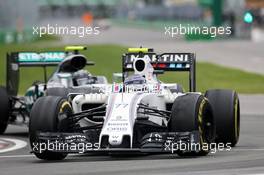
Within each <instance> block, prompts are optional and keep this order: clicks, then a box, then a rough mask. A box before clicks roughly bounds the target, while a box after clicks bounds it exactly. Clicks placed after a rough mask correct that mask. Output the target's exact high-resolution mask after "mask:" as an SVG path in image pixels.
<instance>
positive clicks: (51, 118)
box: [29, 96, 72, 160]
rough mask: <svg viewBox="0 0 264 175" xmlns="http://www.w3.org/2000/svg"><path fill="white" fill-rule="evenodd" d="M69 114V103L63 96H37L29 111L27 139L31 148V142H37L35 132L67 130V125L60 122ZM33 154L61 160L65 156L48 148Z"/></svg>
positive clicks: (42, 157)
mask: <svg viewBox="0 0 264 175" xmlns="http://www.w3.org/2000/svg"><path fill="white" fill-rule="evenodd" d="M71 114H72V108H71V105H70V104H69V102H67V101H66V100H65V99H64V98H62V97H54V96H46V97H41V98H39V99H38V100H37V101H36V102H35V104H34V106H33V108H32V110H31V113H30V121H29V139H30V145H31V148H32V149H33V144H36V143H38V137H37V133H39V132H60V131H67V126H65V125H62V124H61V123H63V122H62V121H63V119H65V117H67V116H69V115H71ZM33 151H34V150H33ZM34 154H35V155H36V157H38V158H39V159H43V160H62V159H64V158H65V157H66V156H67V154H65V153H57V152H52V151H48V150H45V151H43V152H41V153H40V152H37V151H34Z"/></svg>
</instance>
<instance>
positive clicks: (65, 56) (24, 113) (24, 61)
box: [0, 46, 107, 134]
mask: <svg viewBox="0 0 264 175" xmlns="http://www.w3.org/2000/svg"><path fill="white" fill-rule="evenodd" d="M84 49H86V48H85V47H83V46H68V47H66V48H65V50H66V51H65V52H64V51H52V52H41V53H37V52H11V53H8V54H7V58H6V62H7V67H6V87H0V113H1V116H0V134H2V133H4V132H5V130H6V128H7V126H8V124H15V125H28V122H29V114H30V111H31V108H32V106H33V104H34V102H35V101H36V100H37V99H38V98H39V97H42V96H44V95H49V96H52V95H55V96H61V97H67V94H68V93H70V92H72V93H73V92H79V91H82V92H83V91H84V90H83V89H87V88H86V86H89V85H91V84H107V79H106V78H105V77H104V76H94V75H92V74H90V73H89V72H88V71H87V70H85V69H84V67H85V66H86V65H94V63H93V62H91V61H87V59H86V57H85V56H84V55H82V54H79V51H80V50H84ZM51 66H54V67H57V68H56V69H55V71H54V72H53V73H52V75H51V76H50V77H49V78H48V76H47V71H46V69H47V67H51ZM22 67H41V68H43V70H44V82H41V81H36V82H34V83H33V84H32V86H30V87H29V88H28V89H27V91H26V93H25V95H24V96H21V95H18V87H19V72H20V68H22ZM88 90H89V89H88Z"/></svg>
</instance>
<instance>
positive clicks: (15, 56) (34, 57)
mask: <svg viewBox="0 0 264 175" xmlns="http://www.w3.org/2000/svg"><path fill="white" fill-rule="evenodd" d="M85 49H86V47H83V46H68V47H66V48H65V51H50V52H11V53H7V54H6V88H7V92H8V93H9V94H10V95H14V96H15V95H17V93H18V87H19V70H20V68H21V67H42V68H43V70H44V81H45V83H46V82H47V70H46V68H47V67H51V66H55V67H56V66H58V65H61V63H62V62H65V61H66V59H67V57H68V56H70V55H78V53H79V50H85ZM64 60H65V61H64ZM86 65H94V62H91V61H87V62H86Z"/></svg>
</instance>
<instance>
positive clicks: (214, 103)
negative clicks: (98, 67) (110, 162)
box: [29, 48, 240, 160]
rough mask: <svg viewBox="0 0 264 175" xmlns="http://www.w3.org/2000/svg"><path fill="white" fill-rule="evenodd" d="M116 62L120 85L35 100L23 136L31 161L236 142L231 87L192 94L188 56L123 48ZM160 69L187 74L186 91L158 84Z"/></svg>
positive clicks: (203, 150) (200, 150)
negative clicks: (119, 65) (119, 64)
mask: <svg viewBox="0 0 264 175" xmlns="http://www.w3.org/2000/svg"><path fill="white" fill-rule="evenodd" d="M122 59H123V60H122V63H123V64H122V65H123V83H121V84H113V85H101V86H100V87H99V85H97V86H96V87H94V88H95V89H97V90H98V89H99V91H98V92H97V93H79V94H76V93H74V94H69V95H68V99H65V98H62V97H55V96H46V97H41V98H39V99H38V100H37V101H36V103H35V104H34V106H33V108H32V111H31V117H30V125H29V134H30V143H31V147H32V152H33V153H34V154H35V155H36V156H37V157H38V158H40V159H45V160H60V159H64V158H65V157H66V156H67V154H68V153H83V152H106V153H115V154H121V153H124V152H125V153H126V152H139V153H154V152H155V153H177V154H178V155H180V156H203V155H207V154H208V153H209V152H210V148H211V147H210V146H208V145H210V144H212V143H221V144H223V145H224V146H226V147H232V146H235V145H236V144H237V142H238V138H239V121H240V113H239V99H238V95H237V93H236V92H235V91H233V90H208V91H207V92H206V93H205V95H202V94H201V93H199V92H195V54H193V53H164V54H156V53H154V52H153V50H152V49H147V48H130V49H129V52H128V53H126V54H124V55H123V58H122ZM165 71H188V72H189V75H190V76H189V80H190V90H189V92H183V90H182V88H181V86H180V85H178V84H165V83H162V82H161V81H159V80H158V79H157V75H158V74H160V73H164V72H165ZM131 72H132V74H131ZM181 145H185V146H184V149H181ZM204 145H207V147H206V146H204Z"/></svg>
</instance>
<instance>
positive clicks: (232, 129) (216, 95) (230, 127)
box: [205, 89, 240, 147]
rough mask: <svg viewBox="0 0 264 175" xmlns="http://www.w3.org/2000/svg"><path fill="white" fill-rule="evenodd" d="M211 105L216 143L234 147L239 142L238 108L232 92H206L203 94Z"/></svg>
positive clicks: (236, 97) (234, 94)
mask: <svg viewBox="0 0 264 175" xmlns="http://www.w3.org/2000/svg"><path fill="white" fill-rule="evenodd" d="M205 96H206V98H208V100H209V102H210V104H211V105H212V108H213V112H214V116H215V121H216V142H217V143H223V144H225V145H226V144H230V146H232V147H234V146H235V145H236V144H237V142H238V140H239V132H240V106H239V98H238V95H237V93H236V92H235V91H233V90H220V89H219V90H218V89H215V90H208V91H206V93H205Z"/></svg>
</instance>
